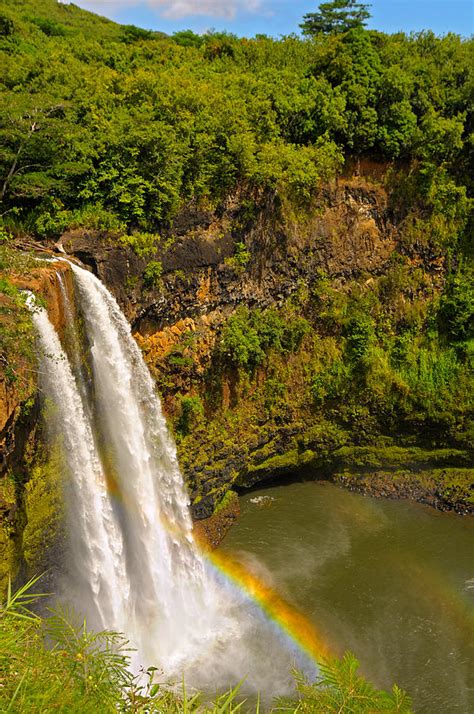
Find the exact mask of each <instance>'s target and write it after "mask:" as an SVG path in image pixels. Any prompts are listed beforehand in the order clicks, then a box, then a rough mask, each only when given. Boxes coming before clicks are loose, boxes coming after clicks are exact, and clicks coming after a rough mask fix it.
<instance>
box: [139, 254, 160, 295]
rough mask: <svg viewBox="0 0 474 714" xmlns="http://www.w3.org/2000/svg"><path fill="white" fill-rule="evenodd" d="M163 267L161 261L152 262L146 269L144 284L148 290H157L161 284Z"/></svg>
mask: <svg viewBox="0 0 474 714" xmlns="http://www.w3.org/2000/svg"><path fill="white" fill-rule="evenodd" d="M162 275H163V265H162V263H161V262H160V261H159V260H152V261H151V262H150V263H148V265H147V266H146V268H145V271H144V273H143V282H144V283H145V286H146V287H147V288H157V287H158V286H159V285H160V283H161V276H162Z"/></svg>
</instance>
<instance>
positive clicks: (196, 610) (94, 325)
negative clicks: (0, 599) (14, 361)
mask: <svg viewBox="0 0 474 714" xmlns="http://www.w3.org/2000/svg"><path fill="white" fill-rule="evenodd" d="M70 265H71V269H72V270H73V272H74V278H75V284H76V289H77V298H78V303H79V308H80V311H81V314H82V316H83V319H84V323H85V330H86V333H87V338H88V342H89V345H90V363H91V369H92V375H91V378H92V389H89V390H88V389H87V385H85V384H84V382H85V380H86V375H85V374H84V371H83V370H81V369H79V368H76V369H75V374H76V378H75V377H74V375H73V372H72V370H71V367H70V365H69V361H68V357H67V355H66V353H65V352H64V350H63V349H62V347H61V344H60V341H59V338H58V336H57V335H56V333H55V330H54V328H53V326H52V325H51V323H50V322H49V320H48V316H47V314H46V312H45V311H44V310H42V309H41V308H34V310H33V320H34V324H35V326H36V329H37V331H38V334H39V336H40V345H41V371H42V373H43V377H42V386H43V389H44V391H45V392H46V394H47V395H48V396H49V398H50V399H51V401H52V402H53V403H54V405H55V407H56V410H55V411H54V412H53V419H52V421H53V422H54V423H55V424H56V431H57V432H58V433H61V434H62V435H63V440H64V453H65V456H66V460H67V465H68V480H67V484H66V486H67V487H66V505H67V507H68V531H69V532H70V533H71V556H72V557H71V560H72V565H73V568H72V570H73V574H72V575H71V576H70V577H71V580H70V587H69V591H70V592H74V595H75V597H74V601H75V603H76V606H79V607H80V609H81V610H82V611H83V612H85V613H86V614H87V616H88V617H89V621H90V623H91V624H92V625H93V626H95V627H100V628H104V629H109V630H115V631H121V632H124V633H125V635H126V637H127V638H128V639H129V640H130V642H131V644H132V646H133V647H135V648H136V649H137V654H136V657H135V666H136V667H137V668H138V666H140V665H141V666H145V667H146V666H149V665H155V666H159V667H161V668H163V670H164V671H165V672H166V674H168V675H170V676H176V675H178V676H179V677H181V675H182V674H183V673H185V674H186V677H187V681H188V682H191V683H192V684H195V685H196V686H209V685H212V686H219V687H227V686H229V685H231V684H235V683H236V682H237V681H239V680H240V679H241V678H242V677H245V676H247V677H248V679H247V681H248V684H249V685H250V687H251V688H252V689H254V690H257V689H259V690H261V689H266V690H267V691H269V690H270V691H272V693H274V694H278V693H283V692H284V691H287V690H288V684H287V683H288V674H289V669H290V666H291V662H292V659H293V657H294V655H295V651H294V650H293V651H289V650H288V648H286V647H282V646H281V644H282V643H281V641H279V640H278V641H277V640H276V638H275V633H271V632H269V628H268V627H266V626H265V625H264V623H263V621H262V617H261V614H260V613H259V611H258V609H257V608H255V607H252V606H250V605H249V602H248V600H246V599H245V598H243V597H239V596H238V594H236V593H235V592H233V591H230V590H229V589H225V588H224V589H223V585H222V583H219V582H218V581H217V579H216V577H215V576H214V574H213V573H212V572H210V571H209V568H208V567H206V564H205V562H204V560H203V558H202V556H201V555H200V553H199V552H198V550H197V548H196V545H195V543H194V540H193V536H192V522H191V518H190V514H189V503H188V498H187V495H186V492H185V488H184V484H183V479H182V476H181V474H180V471H179V467H178V462H177V456H176V449H175V446H174V443H173V441H172V440H171V438H170V436H169V434H168V430H167V426H166V422H165V419H164V416H163V414H162V411H161V405H160V401H159V399H158V397H157V396H156V394H155V391H154V385H153V381H152V379H151V376H150V374H149V372H148V369H147V367H146V365H145V363H144V361H143V357H142V355H141V352H140V350H139V348H138V346H137V345H136V343H135V341H134V339H133V337H132V335H131V330H130V326H129V324H128V322H127V321H126V319H125V317H124V316H123V314H122V313H121V311H120V308H119V307H118V304H117V302H116V301H115V299H114V298H113V297H112V296H111V294H110V293H109V292H108V290H107V289H106V288H105V287H104V286H103V285H102V283H101V282H100V281H99V280H98V279H97V278H96V277H95V276H94V275H92V274H91V273H89V272H88V271H87V270H84V269H82V268H79V267H78V266H76V265H74V264H70ZM58 279H59V280H60V284H62V283H61V279H60V278H58ZM62 295H63V300H64V302H65V313H66V316H67V317H68V320H70V321H72V322H73V319H74V314H73V310H72V307H71V305H70V303H69V297H68V295H67V290H65V289H64V284H62ZM71 329H73V325H72V326H71ZM70 349H71V350H72V351H73V352H74V353H75V354H74V355H72V358H71V360H72V363H73V364H74V365H75V366H76V367H77V366H78V365H79V366H80V365H81V363H82V355H81V354H79V351H80V350H81V346H80V340H79V337H78V335H77V333H76V334H75V335H73V339H72V340H70ZM89 393H90V396H88V395H89ZM89 401H90V402H91V404H89ZM262 625H263V627H262ZM255 630H257V632H256V631H255ZM269 647H272V649H273V652H272V656H271V658H269V657H268V652H269V649H268V648H269ZM276 672H278V675H277V679H278V683H279V685H280V686H276V685H275V683H274V682H272V680H273V679H274V676H275V674H276Z"/></svg>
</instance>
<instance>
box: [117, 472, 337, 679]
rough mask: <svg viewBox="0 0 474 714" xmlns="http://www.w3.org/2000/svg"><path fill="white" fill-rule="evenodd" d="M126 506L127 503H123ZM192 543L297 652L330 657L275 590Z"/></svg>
mask: <svg viewBox="0 0 474 714" xmlns="http://www.w3.org/2000/svg"><path fill="white" fill-rule="evenodd" d="M105 460H106V464H107V467H108V468H106V470H105V477H106V482H107V488H108V491H109V493H110V494H111V495H112V496H113V497H114V498H117V499H119V500H120V501H122V502H125V501H124V496H123V494H122V492H121V489H120V486H119V484H118V482H117V479H116V478H115V475H114V472H113V469H112V468H111V465H110V464H109V463H108V461H107V459H105ZM125 505H127V504H125ZM160 518H161V522H162V525H163V526H164V527H165V528H166V529H167V531H168V532H169V533H172V534H173V536H174V537H175V538H178V539H179V538H181V537H183V534H182V533H181V532H180V531H179V529H177V528H176V527H175V526H172V525H171V524H170V523H169V522H167V520H166V519H164V517H163V514H161V515H160ZM194 541H195V543H196V545H197V547H198V548H199V550H200V553H201V555H202V556H203V558H204V559H205V561H206V562H207V563H208V565H210V566H211V568H213V569H214V571H217V572H218V573H219V574H220V575H221V576H222V577H223V578H224V579H225V580H226V581H227V582H228V583H230V584H231V585H233V586H234V587H235V588H236V589H237V590H238V591H239V592H243V593H244V595H246V596H247V597H248V598H249V599H250V600H251V601H253V602H254V603H256V604H257V605H258V607H259V608H260V610H261V611H262V613H263V614H264V615H265V616H266V618H267V619H268V620H269V621H270V622H272V623H273V624H274V625H276V627H277V628H278V629H279V630H280V632H281V633H282V634H283V635H284V636H286V637H287V638H289V639H290V640H291V641H292V642H293V643H294V644H295V645H296V646H297V648H298V649H299V650H301V651H302V652H303V653H304V654H305V655H306V656H307V657H308V658H309V659H310V660H311V662H312V663H313V664H315V665H317V664H318V662H321V661H324V660H325V659H327V658H329V657H330V656H331V650H330V648H329V645H328V644H327V643H326V642H325V641H324V639H323V638H322V636H321V635H320V634H319V633H318V632H317V631H316V628H315V627H314V625H313V623H312V622H311V621H310V620H309V619H308V618H307V617H306V616H305V615H303V614H302V613H300V612H298V610H297V609H296V608H295V607H294V606H292V605H290V604H289V603H288V602H286V600H284V598H282V597H281V595H279V594H278V593H277V592H276V590H275V589H274V588H272V587H271V586H270V585H268V584H267V583H265V582H263V580H262V579H261V578H259V577H257V575H255V574H254V573H251V572H250V571H249V569H248V568H247V567H246V566H245V565H244V564H243V563H242V562H240V561H239V560H238V559H237V558H236V557H234V556H232V555H230V554H229V553H223V552H221V551H219V552H218V551H216V550H211V548H210V546H209V544H208V543H207V542H206V541H205V539H203V538H200V537H198V536H197V534H196V532H195V533H194Z"/></svg>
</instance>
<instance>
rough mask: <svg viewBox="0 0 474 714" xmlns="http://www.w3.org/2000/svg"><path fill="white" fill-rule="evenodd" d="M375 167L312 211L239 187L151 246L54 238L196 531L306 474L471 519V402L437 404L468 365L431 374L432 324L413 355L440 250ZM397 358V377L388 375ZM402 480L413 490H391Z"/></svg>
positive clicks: (100, 238)
mask: <svg viewBox="0 0 474 714" xmlns="http://www.w3.org/2000/svg"><path fill="white" fill-rule="evenodd" d="M374 166H375V169H376V170H375V169H374ZM374 166H373V165H369V164H368V162H367V165H366V166H365V167H364V166H362V172H364V168H365V173H366V174H367V175H366V176H361V175H357V176H354V175H352V176H349V177H346V178H340V179H339V180H338V181H337V182H334V183H333V184H330V185H326V186H325V187H323V188H322V189H321V190H320V191H319V193H318V194H317V196H316V197H315V200H314V202H313V204H312V207H311V209H310V210H305V211H303V210H301V211H299V212H298V211H295V210H294V208H293V209H292V208H289V207H288V206H285V205H284V204H282V203H281V201H279V200H278V198H276V197H275V196H274V195H269V194H264V195H258V196H255V195H253V196H250V195H248V194H245V193H243V192H240V193H237V194H235V195H233V196H231V197H229V198H228V199H227V200H226V201H225V202H224V203H223V204H222V205H221V206H219V207H218V209H217V210H214V211H211V210H204V209H198V208H197V207H193V206H191V207H188V209H187V210H186V211H184V212H183V213H182V214H181V215H180V216H178V218H177V219H176V221H175V222H174V223H173V225H172V227H171V228H169V229H167V230H166V231H164V232H163V233H162V234H160V236H159V237H156V236H155V237H153V239H152V237H150V236H145V237H143V236H140V235H139V234H138V235H137V236H136V237H135V239H134V240H131V239H130V238H128V239H126V240H124V239H123V238H120V237H118V236H116V235H113V234H111V233H106V232H100V231H89V232H88V231H84V230H76V231H69V232H67V233H66V234H64V235H63V236H62V238H61V241H60V244H61V245H62V247H63V249H64V250H65V251H66V252H68V253H71V254H73V255H75V256H76V257H77V258H79V259H81V260H82V261H83V262H84V263H86V264H87V265H89V266H90V267H91V268H92V269H93V270H94V272H96V274H97V275H98V276H99V277H100V278H101V279H102V280H103V281H104V282H105V283H106V284H107V285H108V287H109V288H110V289H111V290H112V291H113V292H114V294H115V295H116V297H117V299H118V300H119V302H120V304H121V306H122V308H123V309H124V311H125V312H126V314H127V316H128V318H129V319H130V321H131V323H132V326H133V331H134V334H135V337H136V339H137V341H138V343H139V344H140V346H141V347H142V350H143V352H144V354H145V358H146V360H147V362H148V365H149V367H150V370H151V371H152V374H153V375H154V377H155V379H156V382H157V385H158V389H159V391H160V393H161V395H162V398H163V402H164V406H165V409H166V412H167V414H168V416H169V419H170V423H171V425H172V427H174V431H175V436H176V439H177V442H178V449H179V453H180V459H181V464H182V468H183V470H184V473H185V477H186V480H187V482H188V485H189V488H190V491H191V495H192V501H193V513H194V516H195V518H197V519H201V518H208V517H209V516H210V515H211V514H212V513H213V510H214V509H215V508H216V506H217V505H218V504H219V503H220V501H221V500H222V499H223V498H224V496H225V494H226V493H227V491H228V489H232V488H234V489H235V488H237V489H238V488H242V487H248V486H252V485H255V484H257V483H259V482H261V481H263V480H265V479H268V478H273V477H275V476H277V475H279V474H286V473H300V472H301V470H302V469H303V468H306V469H307V470H308V469H309V470H310V471H311V473H312V474H313V477H314V476H318V477H323V478H332V479H335V480H336V481H338V482H339V483H342V484H349V483H350V487H351V488H359V489H361V490H367V489H368V486H367V474H375V473H376V474H377V479H375V480H373V481H372V482H371V483H372V484H374V483H379V484H380V488H379V489H377V488H375V487H374V486H373V485H372V486H371V489H370V490H371V492H372V493H377V492H380V493H382V492H383V493H384V494H385V495H392V496H394V497H411V498H415V499H417V500H422V501H426V502H429V503H431V504H432V505H436V506H437V507H439V508H442V509H451V508H455V509H456V510H458V511H459V512H463V513H464V512H468V511H470V510H471V509H472V496H471V495H470V484H471V482H472V475H473V473H472V470H471V469H470V466H471V465H472V446H473V442H472V438H471V437H470V436H469V434H470V428H471V426H470V425H471V424H472V403H471V401H470V399H469V398H466V399H464V397H463V398H462V403H459V401H458V403H457V405H456V406H454V402H455V401H456V398H455V397H454V394H452V395H451V403H453V413H452V414H451V416H450V417H449V418H448V419H447V418H446V411H448V410H449V408H450V407H449V406H448V402H447V401H446V400H445V401H444V405H442V404H441V403H438V402H437V399H438V397H439V399H440V400H441V401H442V400H443V399H444V395H445V394H446V395H447V394H448V392H449V391H450V390H451V391H452V386H453V383H454V381H453V380H454V379H455V376H454V375H455V374H457V375H458V388H460V385H461V384H464V387H466V386H467V382H466V381H464V380H466V379H468V378H467V376H466V375H467V373H466V371H465V370H464V368H463V367H462V364H461V362H460V363H459V365H455V364H454V363H453V364H452V365H451V367H449V369H452V373H451V374H449V375H446V374H444V376H443V374H441V373H439V372H438V371H437V367H436V364H435V360H436V359H437V357H436V355H438V357H439V359H440V360H441V361H442V360H443V359H445V358H446V360H448V361H449V360H451V359H454V357H453V354H454V353H453V354H452V353H451V352H449V353H448V352H446V350H447V349H451V348H449V347H448V346H447V345H446V343H445V342H443V340H444V338H443V337H442V332H443V325H442V324H440V329H439V332H440V335H441V337H440V341H439V343H438V342H437V343H436V344H435V342H432V343H430V344H428V341H426V340H425V341H424V342H423V339H424V337H423V334H424V333H425V332H426V325H427V321H428V320H429V319H431V320H432V319H433V318H432V314H433V311H434V310H435V309H437V307H436V306H439V301H440V298H441V297H442V296H443V292H444V291H446V286H447V276H448V272H449V262H448V259H447V254H446V251H445V250H443V248H442V247H440V246H439V245H436V243H435V242H434V241H430V240H429V238H428V239H427V240H423V239H422V238H421V237H420V236H417V237H416V239H415V240H413V239H412V240H411V242H409V241H408V240H407V228H406V225H407V221H406V214H407V211H406V210H405V211H404V210H403V209H401V208H400V206H399V205H397V203H396V200H395V191H394V189H393V187H390V186H389V185H388V183H387V181H386V176H385V174H386V168H387V167H383V168H382V169H381V167H380V166H377V165H374ZM360 168H361V167H360V165H359V170H360ZM150 265H153V266H156V265H158V266H159V270H158V276H157V277H156V276H155V280H154V281H150V280H149V278H148V277H147V270H148V266H150ZM430 315H431V317H430ZM417 332H418V334H417ZM277 333H278V334H277ZM255 340H257V342H258V344H257V343H256V342H255ZM272 340H273V341H272ZM402 343H403V345H402ZM401 345H402V346H401ZM402 349H403V350H406V353H407V355H408V356H407V357H406V358H405V357H404V359H406V364H401V363H400V364H398V363H397V362H396V360H397V359H399V357H397V355H399V353H400V351H401V350H402ZM252 350H253V352H252ZM410 360H411V362H410ZM427 360H428V362H429V365H425V366H424V367H423V366H421V365H422V363H423V364H424V363H425V362H426V361H427ZM423 361H424V362H423ZM461 361H462V360H461ZM432 362H433V363H432ZM443 369H444V367H443ZM423 370H425V371H426V374H425V373H423V374H422V372H423ZM459 379H460V380H461V381H460V382H459ZM417 380H418V381H417ZM450 380H451V381H450ZM427 382H428V383H427ZM450 422H451V423H450ZM367 449H368V450H369V451H367ZM369 452H370V453H369ZM444 467H445V468H447V469H448V471H447V472H443V474H444V475H443V476H441V475H440V476H439V478H435V479H434V481H433V479H432V478H431V477H428V475H427V474H428V472H429V471H430V469H431V468H441V469H442V468H444ZM401 468H405V469H406V470H407V471H408V473H411V474H412V477H411V481H412V484H413V483H416V484H417V486H416V487H414V488H409V487H408V486H407V479H406V478H404V479H401V480H400V479H399V480H398V481H397V483H398V487H397V488H395V487H394V486H393V482H394V476H393V475H394V474H395V473H398V472H399V471H400V469H401ZM449 469H457V471H456V474H457V476H456V479H455V480H456V483H457V486H456V488H451V486H452V484H451V480H450V476H449V474H450V473H451V471H450V470H449ZM446 473H447V475H446ZM408 481H410V477H409V478H408ZM382 483H383V484H384V486H382ZM400 484H405V485H404V486H403V487H402V486H401V485H400Z"/></svg>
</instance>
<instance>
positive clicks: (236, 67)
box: [0, 0, 474, 240]
mask: <svg viewBox="0 0 474 714" xmlns="http://www.w3.org/2000/svg"><path fill="white" fill-rule="evenodd" d="M330 5H334V3H330ZM345 5H347V3H346V4H345ZM339 10H340V11H341V12H346V10H343V9H342V8H339ZM348 10H350V12H352V13H354V12H356V13H357V12H359V10H360V7H359V6H357V7H356V6H355V5H351V7H350V8H348ZM0 32H1V36H0V53H1V64H2V68H4V72H3V73H2V78H1V83H0V135H1V140H2V145H3V150H2V153H1V154H0V191H1V193H2V198H3V206H2V209H1V211H0V213H1V214H2V216H3V221H4V223H5V224H6V227H7V228H8V227H10V228H15V227H16V228H18V229H21V230H23V231H25V230H26V231H29V232H32V233H35V234H37V235H54V234H59V233H60V232H61V231H63V230H65V229H66V228H68V227H74V226H76V227H77V226H83V225H87V226H88V227H104V228H109V229H110V228H117V229H119V230H121V231H123V232H125V231H133V230H148V231H158V232H159V231H160V230H161V228H162V226H164V225H165V226H166V225H170V222H172V221H173V217H174V216H175V215H176V214H177V212H178V211H179V210H181V209H182V208H183V207H184V206H186V205H188V204H189V203H190V202H194V203H199V202H201V203H205V204H206V205H208V206H209V205H210V206H213V205H214V206H216V205H218V203H219V202H220V201H222V200H223V199H224V198H225V197H226V196H228V195H229V194H230V193H231V192H232V191H235V190H236V189H237V188H238V189H239V190H240V189H242V188H245V189H246V190H248V191H250V192H253V193H254V194H255V193H257V194H258V193H259V192H260V193H262V192H263V193H264V192H272V193H273V194H276V195H278V196H281V197H284V198H285V200H288V201H291V202H292V203H294V204H298V205H301V204H304V203H308V202H310V201H311V200H312V197H314V196H315V193H316V191H317V190H318V187H319V186H321V185H322V183H324V182H326V181H328V180H330V179H331V178H332V177H334V176H335V175H336V174H337V173H338V172H339V171H340V169H341V167H342V165H343V163H344V161H347V160H348V159H350V158H351V157H360V156H364V155H370V156H371V157H373V158H376V159H378V160H382V161H393V160H396V161H401V162H404V163H405V165H406V166H412V167H413V172H414V173H413V176H415V175H416V176H417V177H418V178H417V179H416V181H418V183H419V185H420V186H421V188H420V189H419V190H417V191H415V192H414V194H413V195H414V196H416V197H417V200H419V201H424V204H423V209H422V210H423V211H424V212H425V214H426V216H428V215H430V212H432V211H433V206H434V205H435V204H436V205H437V203H439V201H438V199H437V198H436V196H439V195H441V193H442V192H444V193H443V195H444V199H443V203H444V204H445V205H450V202H453V208H452V212H451V213H452V216H453V217H452V218H450V219H449V221H451V222H450V223H449V221H448V219H447V218H443V220H444V221H445V222H446V221H448V223H449V226H450V228H448V227H446V229H445V230H446V234H447V233H448V232H449V231H451V238H452V240H455V235H457V233H452V231H453V230H455V229H454V228H453V226H454V223H453V221H454V222H455V220H458V219H455V218H454V216H456V215H457V216H461V214H462V215H464V214H465V211H466V209H465V208H462V206H463V205H464V204H463V201H464V202H465V200H466V190H468V191H470V183H469V182H470V178H469V177H470V175H471V172H470V161H471V157H472V143H471V141H470V139H469V127H470V126H471V123H472V110H471V107H472V102H471V91H472V90H471V88H472V86H473V84H472V67H473V65H474V63H473V62H472V47H473V42H472V41H470V40H463V39H461V38H460V37H458V36H456V35H452V34H449V35H446V36H444V37H436V36H435V35H434V34H433V33H431V32H422V33H419V34H416V35H409V36H407V35H405V34H403V33H399V34H396V35H385V34H382V33H379V32H375V31H368V30H365V29H364V28H363V27H361V26H357V27H353V28H352V29H349V30H348V31H347V32H337V33H334V34H329V35H325V34H318V35H317V37H315V38H311V37H310V38H307V39H305V38H299V37H297V36H294V35H290V36H288V37H283V38H281V39H279V40H275V39H272V38H269V37H266V36H262V35H259V36H257V37H255V38H250V39H247V38H238V37H235V36H234V35H231V34H226V33H216V32H210V33H208V34H205V35H202V36H198V35H194V34H193V33H192V32H190V31H184V32H179V33H177V34H176V35H175V36H173V37H168V36H166V35H164V34H162V33H158V32H148V31H146V32H142V31H140V30H138V29H136V28H135V29H134V28H132V27H130V26H125V27H124V26H121V25H117V24H115V23H113V22H111V21H108V20H106V19H104V18H100V17H98V16H96V15H93V14H91V13H89V12H86V11H84V10H81V9H80V8H78V7H77V6H75V5H69V4H68V5H66V4H58V3H57V2H55V0H35V1H33V0H22V2H21V4H19V3H18V2H16V0H5V2H4V4H3V6H2V11H1V18H0ZM413 181H415V178H413ZM435 186H436V191H435ZM466 186H467V187H468V188H467V189H466V188H465V187H466ZM455 206H457V208H456V207H455ZM463 212H464V213H463ZM448 223H446V225H448ZM458 224H459V225H460V223H459V221H458V223H456V225H458ZM457 230H458V229H456V231H457Z"/></svg>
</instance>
